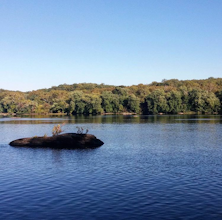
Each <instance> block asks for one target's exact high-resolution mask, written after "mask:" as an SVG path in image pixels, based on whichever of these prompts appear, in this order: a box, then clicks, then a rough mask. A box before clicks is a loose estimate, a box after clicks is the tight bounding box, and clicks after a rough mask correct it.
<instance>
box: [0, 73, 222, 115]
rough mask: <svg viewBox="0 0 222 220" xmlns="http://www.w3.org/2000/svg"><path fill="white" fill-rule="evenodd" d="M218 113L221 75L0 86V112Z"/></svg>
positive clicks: (221, 101)
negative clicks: (127, 82)
mask: <svg viewBox="0 0 222 220" xmlns="http://www.w3.org/2000/svg"><path fill="white" fill-rule="evenodd" d="M191 113H192V114H222V78H212V77H211V78H208V79H205V80H184V81H183V80H181V81H180V80H177V79H171V80H162V82H152V83H151V84H139V85H133V86H112V85H104V84H93V83H80V84H72V85H67V84H63V85H59V86H57V87H56V86H54V87H52V88H49V89H40V90H36V91H30V92H20V91H8V90H3V89H0V115H2V116H8V115H81V114H83V115H90V114H92V115H97V114H142V115H158V114H191Z"/></svg>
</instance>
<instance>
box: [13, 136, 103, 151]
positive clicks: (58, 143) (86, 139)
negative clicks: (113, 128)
mask: <svg viewBox="0 0 222 220" xmlns="http://www.w3.org/2000/svg"><path fill="white" fill-rule="evenodd" d="M103 144H104V143H103V142H102V141H101V140H99V139H97V138H96V137H95V136H94V135H91V134H78V133H65V134H58V135H54V136H50V137H47V136H43V137H31V138H21V139H17V140H14V141H12V142H10V143H9V145H10V146H15V147H50V148H57V149H63V148H68V149H86V148H96V147H100V146H102V145H103Z"/></svg>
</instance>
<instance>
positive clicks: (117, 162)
mask: <svg viewBox="0 0 222 220" xmlns="http://www.w3.org/2000/svg"><path fill="white" fill-rule="evenodd" d="M62 123H66V124H65V125H64V129H65V132H75V131H77V129H76V126H81V127H84V128H88V129H89V133H92V134H94V135H95V136H96V137H97V138H99V139H101V140H102V141H103V142H104V143H105V144H104V145H103V146H102V147H100V148H97V149H93V150H55V149H41V148H36V149H35V148H14V147H10V146H9V145H8V143H9V142H10V141H12V140H14V139H17V138H21V137H32V136H35V135H38V136H43V135H44V134H47V135H51V134H50V133H51V130H52V128H53V126H54V125H55V124H62ZM0 131H1V136H0V219H18V220H20V219H22V220H25V219H222V146H221V143H222V117H221V116H138V117H134V116H91V117H84V116H81V117H71V118H69V117H61V118H56V117H54V118H1V119H0Z"/></svg>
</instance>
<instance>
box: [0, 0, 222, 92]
mask: <svg viewBox="0 0 222 220" xmlns="http://www.w3.org/2000/svg"><path fill="white" fill-rule="evenodd" d="M208 77H216V78H217V77H222V0H195V1H194V0H34V1H32V0H19V1H18V0H1V1H0V88H3V89H8V90H20V91H30V90H36V89H41V88H50V87H51V86H57V85H60V84H64V83H66V84H73V83H83V82H91V83H99V84H100V83H105V84H111V85H136V84H139V83H143V84H149V83H151V82H153V81H158V82H160V81H162V79H173V78H174V79H180V80H185V79H206V78H208Z"/></svg>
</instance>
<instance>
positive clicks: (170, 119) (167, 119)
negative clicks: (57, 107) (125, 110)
mask: <svg viewBox="0 0 222 220" xmlns="http://www.w3.org/2000/svg"><path fill="white" fill-rule="evenodd" d="M192 121H195V123H221V122H222V116H221V115H211V116H209V115H161V116H159V115H97V116H92V115H90V116H84V115H78V116H60V117H58V116H57V117H50V118H44V117H43V116H38V117H31V118H16V117H12V118H10V117H1V118H0V123H6V124H10V123H11V124H54V123H80V124H81V123H181V122H182V123H192Z"/></svg>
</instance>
